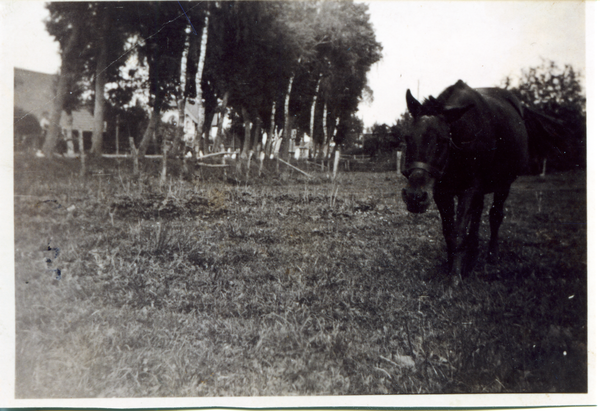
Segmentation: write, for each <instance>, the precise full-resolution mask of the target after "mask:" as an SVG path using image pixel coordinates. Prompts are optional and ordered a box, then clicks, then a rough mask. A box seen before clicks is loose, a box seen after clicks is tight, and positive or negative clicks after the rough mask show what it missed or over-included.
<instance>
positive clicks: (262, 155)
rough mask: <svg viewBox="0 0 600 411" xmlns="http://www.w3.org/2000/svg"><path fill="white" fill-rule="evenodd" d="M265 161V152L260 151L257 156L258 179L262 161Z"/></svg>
mask: <svg viewBox="0 0 600 411" xmlns="http://www.w3.org/2000/svg"><path fill="white" fill-rule="evenodd" d="M264 160H265V152H264V151H261V152H260V155H259V156H258V161H259V166H258V176H259V177H260V175H261V173H262V168H263V161H264Z"/></svg>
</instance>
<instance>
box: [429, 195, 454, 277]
mask: <svg viewBox="0 0 600 411" xmlns="http://www.w3.org/2000/svg"><path fill="white" fill-rule="evenodd" d="M433 199H434V201H435V204H436V205H437V208H438V210H439V212H440V217H441V218H442V233H443V234H444V240H446V248H447V252H448V265H449V266H450V267H452V262H453V259H454V250H455V249H456V244H455V239H454V196H452V195H448V194H439V193H438V192H437V191H434V193H433Z"/></svg>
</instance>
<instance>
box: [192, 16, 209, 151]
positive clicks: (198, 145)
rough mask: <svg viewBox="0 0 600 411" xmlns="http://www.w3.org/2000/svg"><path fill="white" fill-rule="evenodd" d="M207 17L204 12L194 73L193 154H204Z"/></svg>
mask: <svg viewBox="0 0 600 411" xmlns="http://www.w3.org/2000/svg"><path fill="white" fill-rule="evenodd" d="M208 17H209V13H208V11H207V12H206V17H205V19H204V27H203V28H202V40H201V41H200V57H199V58H198V71H197V72H196V103H197V104H198V125H197V127H196V138H195V139H194V152H195V153H196V155H198V153H199V152H200V151H203V152H206V147H205V145H204V140H203V138H202V135H203V131H204V103H203V102H202V74H203V72H204V61H205V60H206V43H207V41H208V21H209V20H208Z"/></svg>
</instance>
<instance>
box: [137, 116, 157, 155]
mask: <svg viewBox="0 0 600 411" xmlns="http://www.w3.org/2000/svg"><path fill="white" fill-rule="evenodd" d="M159 120H160V110H157V108H156V107H155V108H154V110H152V113H150V121H148V127H146V131H145V132H144V137H143V138H142V142H141V143H140V146H139V147H138V155H139V156H144V155H146V150H148V146H149V145H150V140H151V139H152V137H153V136H154V133H155V131H156V126H157V125H158V121H159Z"/></svg>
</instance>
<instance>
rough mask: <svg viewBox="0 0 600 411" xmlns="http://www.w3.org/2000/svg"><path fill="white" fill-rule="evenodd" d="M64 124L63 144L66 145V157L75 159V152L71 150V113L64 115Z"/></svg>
mask: <svg viewBox="0 0 600 411" xmlns="http://www.w3.org/2000/svg"><path fill="white" fill-rule="evenodd" d="M66 114H67V116H66V122H65V123H66V124H65V132H66V133H65V134H66V135H65V142H66V143H67V157H75V150H74V148H73V113H72V112H68V113H66Z"/></svg>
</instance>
